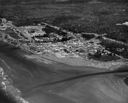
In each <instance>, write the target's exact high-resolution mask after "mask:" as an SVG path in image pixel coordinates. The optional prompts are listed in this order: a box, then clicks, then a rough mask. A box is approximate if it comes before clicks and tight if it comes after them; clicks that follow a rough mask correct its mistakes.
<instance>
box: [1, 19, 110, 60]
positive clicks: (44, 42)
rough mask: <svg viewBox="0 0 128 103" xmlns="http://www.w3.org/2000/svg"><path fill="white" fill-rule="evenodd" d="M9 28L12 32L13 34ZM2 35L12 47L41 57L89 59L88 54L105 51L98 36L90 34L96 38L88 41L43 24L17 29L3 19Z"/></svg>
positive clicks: (78, 35)
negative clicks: (45, 55) (47, 55)
mask: <svg viewBox="0 0 128 103" xmlns="http://www.w3.org/2000/svg"><path fill="white" fill-rule="evenodd" d="M8 28H9V29H11V30H12V31H11V33H9V31H8ZM0 35H2V36H3V37H2V38H3V40H4V41H6V42H8V43H10V44H11V45H14V46H19V47H20V48H22V49H27V50H29V51H31V52H33V53H36V54H40V55H43V54H44V53H51V54H53V55H56V56H57V57H60V58H62V57H66V56H71V57H84V58H88V54H91V55H95V53H96V52H97V51H99V50H100V51H102V50H104V49H105V48H104V47H103V46H101V45H100V40H98V39H96V37H97V36H98V35H96V34H94V35H93V34H88V37H92V36H94V38H90V39H88V40H86V39H83V38H82V35H80V34H74V33H72V32H69V31H66V30H63V29H62V28H59V27H56V26H52V25H49V24H46V23H43V22H42V23H41V24H38V25H37V26H21V27H16V26H14V25H13V24H12V22H10V21H7V20H6V19H2V23H1V25H0ZM16 36H18V38H16ZM105 53H109V51H106V52H105ZM105 53H103V55H104V54H105ZM101 55H102V53H101Z"/></svg>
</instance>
